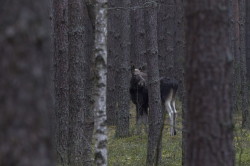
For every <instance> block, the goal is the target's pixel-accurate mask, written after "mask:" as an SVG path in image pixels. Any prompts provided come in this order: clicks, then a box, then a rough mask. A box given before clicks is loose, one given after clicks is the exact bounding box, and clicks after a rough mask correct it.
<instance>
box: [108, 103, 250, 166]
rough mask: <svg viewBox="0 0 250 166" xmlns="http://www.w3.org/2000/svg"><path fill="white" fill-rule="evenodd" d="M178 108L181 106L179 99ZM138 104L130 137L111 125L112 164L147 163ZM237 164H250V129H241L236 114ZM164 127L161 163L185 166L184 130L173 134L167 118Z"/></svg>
mask: <svg viewBox="0 0 250 166" xmlns="http://www.w3.org/2000/svg"><path fill="white" fill-rule="evenodd" d="M177 109H178V110H181V108H180V104H179V103H177ZM134 112H135V111H134V108H132V109H131V114H132V118H131V119H132V120H131V128H130V131H131V132H130V133H131V136H130V137H127V138H115V127H109V141H108V142H109V143H108V153H109V154H108V155H109V158H108V162H109V165H110V166H144V165H145V163H146V156H147V134H146V133H145V132H142V133H141V134H136V128H135V118H134V117H135V115H134ZM179 112H180V111H179ZM235 117H236V118H234V119H235V121H236V125H235V140H234V146H235V151H236V161H235V162H236V165H237V166H250V132H249V131H247V130H242V129H240V117H239V116H237V115H235ZM180 118H181V115H179V116H178V128H181V119H180ZM165 123H166V124H165V127H164V131H163V144H162V145H163V146H162V162H161V166H181V162H182V154H181V153H182V151H181V131H179V132H178V133H177V135H176V136H170V134H169V125H167V123H168V120H167V122H165Z"/></svg>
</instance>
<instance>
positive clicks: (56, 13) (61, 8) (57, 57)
mask: <svg viewBox="0 0 250 166" xmlns="http://www.w3.org/2000/svg"><path fill="white" fill-rule="evenodd" d="M52 10H53V27H54V71H55V72H54V88H55V118H56V120H55V121H56V122H55V125H56V127H55V143H56V145H55V148H56V153H57V156H56V157H57V163H58V164H59V165H65V164H68V153H67V150H68V118H69V100H68V90H69V85H68V27H67V26H68V16H67V14H68V0H63V1H61V0H53V9H52Z"/></svg>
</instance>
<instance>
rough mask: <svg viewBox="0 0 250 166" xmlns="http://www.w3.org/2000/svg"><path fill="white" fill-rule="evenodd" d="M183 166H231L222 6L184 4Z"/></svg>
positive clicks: (204, 0) (198, 1)
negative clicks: (184, 107)
mask: <svg viewBox="0 0 250 166" xmlns="http://www.w3.org/2000/svg"><path fill="white" fill-rule="evenodd" d="M186 18H187V33H186V34H187V43H189V45H188V48H187V56H186V57H187V58H186V63H187V68H186V86H187V87H186V88H187V91H186V94H187V95H188V98H187V114H186V120H187V121H186V122H187V123H186V124H187V132H188V133H187V138H186V140H187V144H186V153H185V155H186V156H185V165H186V166H200V165H203V166H211V165H213V166H233V165H234V154H233V125H232V112H231V107H230V101H231V100H230V79H231V67H232V60H233V59H232V56H231V54H230V48H229V46H228V43H229V34H228V32H229V31H228V24H227V22H228V2H227V1H226V0H219V1H218V0H188V1H187V6H186Z"/></svg>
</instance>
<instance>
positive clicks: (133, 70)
mask: <svg viewBox="0 0 250 166" xmlns="http://www.w3.org/2000/svg"><path fill="white" fill-rule="evenodd" d="M130 71H131V73H132V74H133V73H134V72H135V66H134V65H131V68H130Z"/></svg>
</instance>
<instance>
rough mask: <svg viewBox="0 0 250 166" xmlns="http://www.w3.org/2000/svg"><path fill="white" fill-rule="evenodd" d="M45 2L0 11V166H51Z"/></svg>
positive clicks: (12, 4) (13, 3) (20, 3)
mask: <svg viewBox="0 0 250 166" xmlns="http://www.w3.org/2000/svg"><path fill="white" fill-rule="evenodd" d="M48 9H49V6H48V1H46V0H45V1H32V0H22V1H14V0H11V1H8V2H6V4H5V8H3V9H1V10H2V11H1V12H0V24H1V28H0V52H1V56H0V64H1V65H0V66H1V67H0V77H1V81H0V87H1V91H0V101H1V102H0V108H1V115H0V128H1V129H0V131H1V132H0V165H4V166H13V165H15V166H34V165H36V166H52V165H54V164H53V162H52V156H53V155H52V139H51V135H52V132H51V125H52V124H51V117H50V116H51V112H52V107H53V106H52V98H51V92H52V90H51V89H52V87H51V84H52V82H51V81H50V80H51V75H50V73H51V71H50V69H51V67H52V65H51V55H50V51H49V50H50V49H51V48H50V39H49V34H50V32H49V31H48V30H49V28H50V27H49V19H48V13H49V11H48Z"/></svg>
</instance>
